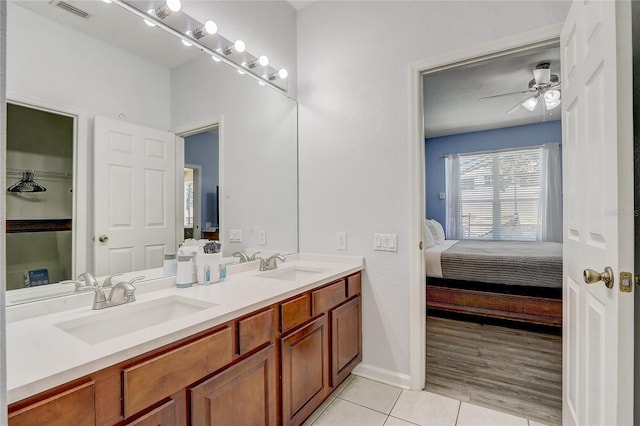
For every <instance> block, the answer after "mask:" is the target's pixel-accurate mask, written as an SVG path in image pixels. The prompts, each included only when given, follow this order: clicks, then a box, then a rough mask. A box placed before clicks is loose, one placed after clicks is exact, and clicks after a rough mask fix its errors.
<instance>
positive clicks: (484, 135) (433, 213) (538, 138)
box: [424, 120, 562, 226]
mask: <svg viewBox="0 0 640 426" xmlns="http://www.w3.org/2000/svg"><path fill="white" fill-rule="evenodd" d="M548 142H562V127H561V122H560V120H556V121H547V122H543V123H536V124H528V125H526V126H515V127H505V128H502V129H494V130H485V131H482V132H471V133H462V134H459V135H450V136H442V137H439V138H431V139H426V140H425V150H424V157H425V209H426V215H427V218H428V219H435V220H437V221H438V222H440V223H441V224H442V226H446V216H445V215H446V200H441V199H440V193H441V192H445V171H444V158H440V157H442V156H444V155H447V154H461V153H465V152H475V151H490V150H494V149H505V148H517V147H521V146H531V145H542V144H544V143H548Z"/></svg>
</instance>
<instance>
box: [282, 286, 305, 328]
mask: <svg viewBox="0 0 640 426" xmlns="http://www.w3.org/2000/svg"><path fill="white" fill-rule="evenodd" d="M280 318H281V322H282V324H281V326H280V329H281V330H282V332H283V333H284V332H285V331H287V330H290V329H292V328H293V327H295V326H297V325H300V324H302V323H303V322H305V321H306V320H308V319H309V318H311V309H310V305H309V295H308V294H303V295H302V296H300V297H296V298H295V299H293V300H289V301H288V302H284V303H282V304H281V305H280Z"/></svg>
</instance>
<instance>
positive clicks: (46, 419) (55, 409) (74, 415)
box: [8, 382, 95, 426]
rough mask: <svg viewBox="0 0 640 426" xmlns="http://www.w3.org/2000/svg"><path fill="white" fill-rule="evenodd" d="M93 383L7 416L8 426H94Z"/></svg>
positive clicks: (77, 387) (61, 393)
mask: <svg viewBox="0 0 640 426" xmlns="http://www.w3.org/2000/svg"><path fill="white" fill-rule="evenodd" d="M94 395H95V383H94V382H89V383H84V384H82V385H80V386H76V387H74V388H71V389H69V390H66V391H63V392H60V393H58V394H56V395H53V396H51V397H49V398H47V399H44V400H42V401H40V402H36V403H34V404H31V405H29V406H27V407H24V408H23V409H21V410H18V411H15V412H13V413H10V414H9V423H8V424H9V426H22V425H24V426H33V425H60V426H64V425H75V424H77V425H94V424H95V408H94Z"/></svg>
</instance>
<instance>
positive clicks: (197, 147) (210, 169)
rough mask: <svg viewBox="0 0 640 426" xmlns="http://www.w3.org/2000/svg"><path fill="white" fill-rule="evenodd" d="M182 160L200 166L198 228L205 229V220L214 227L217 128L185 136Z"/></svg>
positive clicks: (215, 224)
mask: <svg viewBox="0 0 640 426" xmlns="http://www.w3.org/2000/svg"><path fill="white" fill-rule="evenodd" d="M184 162H185V163H188V164H196V165H199V166H202V198H201V216H200V217H201V221H202V223H201V225H200V226H201V228H200V229H205V223H206V222H211V224H212V226H214V227H215V226H218V216H217V212H216V200H217V196H218V194H217V193H216V186H217V185H218V182H219V179H218V171H219V170H218V129H215V130H211V131H208V132H203V133H198V134H195V135H192V136H187V137H186V138H185V139H184Z"/></svg>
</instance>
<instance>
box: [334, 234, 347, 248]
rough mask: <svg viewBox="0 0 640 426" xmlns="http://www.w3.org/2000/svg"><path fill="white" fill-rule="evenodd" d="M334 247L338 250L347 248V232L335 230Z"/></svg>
mask: <svg viewBox="0 0 640 426" xmlns="http://www.w3.org/2000/svg"><path fill="white" fill-rule="evenodd" d="M336 249H338V250H346V249H347V233H346V232H336Z"/></svg>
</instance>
